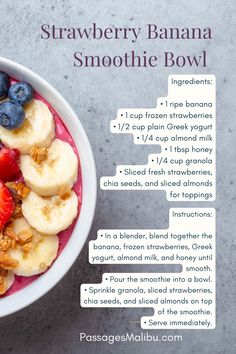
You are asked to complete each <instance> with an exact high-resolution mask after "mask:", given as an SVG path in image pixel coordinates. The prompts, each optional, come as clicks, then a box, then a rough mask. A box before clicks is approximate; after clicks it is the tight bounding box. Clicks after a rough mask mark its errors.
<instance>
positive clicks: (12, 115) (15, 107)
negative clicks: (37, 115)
mask: <svg viewBox="0 0 236 354" xmlns="http://www.w3.org/2000/svg"><path fill="white" fill-rule="evenodd" d="M24 118H25V112H24V110H23V108H22V106H21V105H20V104H19V103H17V102H14V101H6V102H3V103H1V104H0V125H1V126H2V127H3V128H6V129H16V128H19V127H20V126H21V125H22V123H23V121H24Z"/></svg>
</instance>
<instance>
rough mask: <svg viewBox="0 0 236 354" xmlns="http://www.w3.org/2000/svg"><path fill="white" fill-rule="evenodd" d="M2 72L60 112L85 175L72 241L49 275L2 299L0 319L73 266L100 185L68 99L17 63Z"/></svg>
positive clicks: (1, 66) (1, 61)
mask: <svg viewBox="0 0 236 354" xmlns="http://www.w3.org/2000/svg"><path fill="white" fill-rule="evenodd" d="M0 71H3V72H5V73H7V74H8V75H9V76H11V77H13V78H15V79H17V80H23V81H26V82H28V83H29V84H31V85H32V87H33V88H34V90H35V91H36V92H37V93H39V94H40V95H41V96H42V97H43V98H45V99H46V101H47V102H48V103H49V104H51V105H52V107H53V108H54V109H55V110H56V111H57V113H58V114H59V116H60V117H61V118H62V120H63V122H64V124H65V125H66V127H67V129H68V131H69V132H70V134H71V136H72V138H73V139H74V142H75V145H76V147H77V149H78V153H79V158H80V167H81V174H82V205H81V210H80V214H79V217H78V219H77V222H76V225H75V228H74V230H73V232H72V234H71V237H70V239H69V241H68V242H67V244H66V246H65V248H64V250H63V251H62V253H61V254H60V255H59V257H58V258H57V259H56V260H55V262H54V263H53V265H52V266H51V267H50V268H49V269H48V271H46V273H44V274H42V275H41V276H40V277H38V278H37V279H36V280H34V281H33V282H32V283H30V284H29V285H27V286H26V287H25V288H23V289H21V290H19V291H17V292H16V293H14V294H12V295H9V296H6V297H2V298H0V317H4V316H7V315H10V314H12V313H14V312H16V311H19V310H21V309H23V308H24V307H26V306H28V305H30V304H32V303H33V302H34V301H36V300H37V299H39V298H40V297H41V296H43V295H44V294H46V293H47V292H48V291H49V290H50V289H52V288H53V287H54V286H55V285H56V284H57V283H58V282H59V281H60V280H61V279H62V278H63V276H64V275H65V274H66V273H67V271H68V270H69V269H70V267H71V266H72V265H73V263H74V262H75V260H76V258H77V257H78V255H79V254H80V252H81V250H82V248H83V246H84V243H85V241H86V239H87V236H88V234H89V231H90V227H91V225H92V221H93V217H94V211H95V205H96V195H97V182H96V170H95V163H94V158H93V153H92V150H91V146H90V143H89V141H88V138H87V135H86V133H85V131H84V129H83V127H82V124H81V123H80V121H79V119H78V117H77V115H76V114H75V112H74V111H73V110H72V108H71V107H70V105H69V104H68V103H67V102H66V101H65V99H64V98H63V97H62V96H61V95H60V94H59V93H58V92H57V91H56V90H55V89H54V88H53V87H52V86H51V85H50V84H49V83H48V82H47V81H45V80H44V79H42V78H41V77H40V76H38V75H37V74H35V73H34V72H33V71H31V70H29V69H27V68H26V67H24V66H22V65H20V64H17V63H15V62H14V61H11V60H9V59H6V58H2V57H0Z"/></svg>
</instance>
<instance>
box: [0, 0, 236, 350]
mask: <svg viewBox="0 0 236 354" xmlns="http://www.w3.org/2000/svg"><path fill="white" fill-rule="evenodd" d="M235 4H236V3H235V1H234V0H229V1H227V2H226V1H223V0H215V1H210V0H207V1H204V0H199V1H189V0H179V1H174V0H166V1H155V0H149V1H138V0H136V1H135V0H130V1H119V2H116V1H108V0H100V1H90V0H80V1H76V0H67V1H66V0H54V1H46V0H38V1H34V2H33V1H29V0H21V1H15V2H12V1H4V2H3V1H1V5H0V10H1V11H0V13H1V15H0V24H1V26H0V28H1V37H0V38H1V39H0V48H1V55H2V56H5V57H8V58H10V59H13V60H16V61H17V62H19V63H22V64H24V65H26V66H27V67H29V68H31V69H32V70H34V71H35V72H36V73H38V74H39V75H41V76H42V77H44V78H45V79H46V80H48V81H49V82H50V83H51V84H52V85H54V86H55V87H56V88H57V89H58V90H59V91H60V92H61V93H62V94H63V95H64V97H65V98H66V99H67V100H68V102H69V103H70V104H71V105H72V107H73V108H74V109H75V111H76V112H77V113H78V115H79V117H80V119H81V121H82V123H83V125H84V127H85V129H86V131H87V133H88V136H89V138H90V141H91V143H92V147H93V150H94V155H95V160H96V165H97V174H98V178H99V177H100V176H102V175H108V174H113V173H114V169H115V165H116V164H120V163H121V164H123V163H144V161H145V160H146V156H147V154H148V153H149V152H151V151H155V148H154V147H153V148H152V147H142V146H134V145H133V143H132V138H131V136H124V135H112V134H111V133H110V132H109V122H110V120H111V119H112V118H114V117H115V114H116V110H117V109H118V108H119V107H153V106H154V105H155V104H156V99H157V97H158V96H162V95H166V93H167V91H166V88H167V75H168V74H173V73H181V74H182V73H213V74H216V76H217V99H218V101H217V139H218V144H217V160H218V167H217V191H218V192H217V193H218V194H217V200H216V202H215V203H202V204H200V203H199V204H198V205H199V206H201V205H202V206H203V204H204V206H215V207H216V208H217V216H218V222H217V232H218V234H217V327H216V329H214V330H182V331H180V330H178V331H173V330H169V331H154V332H155V333H157V334H162V333H164V334H166V333H169V334H173V333H178V334H182V335H183V342H181V343H172V342H168V343H167V342H166V343H158V344H157V343H154V342H153V343H150V344H146V343H143V344H142V343H141V344H140V343H129V344H124V343H117V344H115V345H109V344H107V343H104V344H101V343H97V344H96V343H90V344H89V343H80V342H79V333H80V332H87V333H105V334H122V333H124V332H126V331H134V332H137V333H139V332H140V327H139V325H138V324H136V323H133V322H130V321H131V320H135V319H138V318H139V317H140V316H141V315H142V314H144V313H148V310H146V311H144V310H143V311H142V310H141V309H139V310H137V309H81V308H80V306H79V287H80V284H81V283H86V282H99V281H100V279H101V274H102V273H103V272H105V271H114V270H115V271H125V270H126V271H133V270H137V269H138V268H137V267H133V266H113V267H111V266H91V265H89V264H88V261H87V245H86V246H85V247H84V249H83V252H82V253H81V255H80V256H79V258H78V260H77V261H76V263H75V264H74V266H73V267H72V269H71V270H70V271H69V273H68V274H67V275H66V276H65V277H64V279H63V280H62V281H61V282H60V283H59V284H58V285H57V286H56V287H55V288H54V289H53V290H51V291H50V292H49V293H48V294H47V295H46V296H44V297H43V298H42V299H40V300H39V301H37V302H36V303H34V304H33V305H31V306H30V307H28V308H26V309H24V310H22V311H20V312H18V313H17V314H14V315H12V316H9V317H7V318H3V319H0V352H1V353H2V354H6V353H8V352H11V353H17V354H21V353H22V354H23V353H24V354H25V353H30V354H31V353H32V354H41V353H51V354H54V353H55V354H60V353H81V354H84V353H87V352H89V353H91V354H93V353H107V354H108V353H112V354H116V353H120V354H121V353H136V354H142V353H144V352H145V353H163V354H164V353H168V354H191V353H193V354H197V353H201V354H211V353H214V354H223V353H227V354H234V353H236V341H235V329H236V328H235V327H236V317H235V309H236V300H235V285H236V278H235V272H236V266H235V248H236V244H235V214H236V204H235V198H236V188H235V185H236V181H235V173H236V168H235V160H236V150H235V139H236V119H235V112H236V100H235V87H236V86H235V79H236V75H235V59H236V57H235V37H234V36H235V20H234V18H233V14H234V13H235V10H236V8H235ZM94 21H96V22H97V23H98V24H100V25H101V26H105V25H107V26H108V25H111V26H112V25H115V26H119V25H120V26H125V25H127V26H129V25H133V26H140V27H141V26H143V25H145V24H146V23H156V24H157V25H158V26H160V27H161V26H165V27H168V26H169V27H171V26H180V27H181V26H183V27H185V26H189V27H191V26H211V27H212V28H213V35H214V39H213V40H212V41H201V40H199V41H166V42H165V41H163V42H159V41H157V42H156V41H149V42H148V41H144V40H139V41H138V42H137V43H136V44H132V43H131V42H129V41H127V42H125V43H122V42H117V43H114V41H110V42H109V41H103V42H102V41H97V42H96V41H83V42H80V41H55V42H53V41H42V40H40V35H39V27H40V25H41V24H42V23H51V24H53V23H54V24H55V25H61V26H64V25H65V26H70V25H74V26H77V25H78V26H82V25H89V24H90V23H91V22H94ZM233 26H234V27H233ZM133 48H135V49H136V50H137V51H140V50H145V49H147V51H148V52H150V53H155V52H157V53H158V52H159V51H160V50H164V49H166V50H168V49H172V50H173V51H176V52H177V53H178V52H179V53H181V52H183V53H186V54H190V53H198V52H199V51H201V50H202V49H206V50H207V51H208V55H209V62H208V64H209V67H208V69H201V68H199V69H188V68H185V69H176V68H175V69H162V68H159V69H135V68H134V69H125V68H124V69H102V68H101V69H85V68H84V69H76V68H74V67H73V65H72V64H73V60H72V59H73V58H72V55H73V52H74V51H77V50H81V51H83V52H87V53H88V54H93V53H94V54H96V53H113V54H115V53H116V54H118V53H120V52H123V51H126V50H127V51H129V50H132V49H133ZM187 205H188V206H195V204H193V203H188V204H187ZM171 206H186V204H184V203H168V202H167V201H166V200H165V196H164V193H162V192H155V193H154V192H144V191H143V192H142V191H141V192H135V191H133V192H132V191H130V192H112V191H100V190H99V191H98V203H97V210H96V216H95V219H94V224H93V227H92V230H91V233H90V236H89V238H90V239H91V238H95V237H96V231H97V229H98V228H122V227H124V228H133V227H137V228H138V227H140V228H148V227H153V228H154V227H160V228H164V227H166V226H167V223H168V209H169V207H171ZM142 270H143V271H148V270H152V271H153V270H155V271H156V270H160V269H159V268H158V267H155V266H143V267H142Z"/></svg>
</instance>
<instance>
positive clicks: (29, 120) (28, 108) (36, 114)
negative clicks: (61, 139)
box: [0, 99, 55, 154]
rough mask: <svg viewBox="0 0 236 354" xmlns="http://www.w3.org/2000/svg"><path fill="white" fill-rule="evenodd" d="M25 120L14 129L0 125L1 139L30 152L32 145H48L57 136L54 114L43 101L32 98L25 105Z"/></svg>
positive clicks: (5, 143)
mask: <svg viewBox="0 0 236 354" xmlns="http://www.w3.org/2000/svg"><path fill="white" fill-rule="evenodd" d="M24 111H25V120H24V123H23V124H22V126H21V127H19V128H17V129H13V130H9V129H5V128H3V127H1V126H0V136H1V141H2V143H3V144H4V145H6V146H7V147H9V148H15V149H18V150H19V151H20V153H21V154H29V153H30V149H31V148H32V146H38V147H48V146H49V145H50V144H51V142H52V140H53V139H54V136H55V124H54V119H53V115H52V113H51V112H50V110H49V108H48V106H47V105H46V104H45V103H43V102H42V101H39V100H35V99H32V100H31V101H30V102H29V103H28V104H26V105H25V106H24Z"/></svg>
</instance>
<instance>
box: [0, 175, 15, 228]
mask: <svg viewBox="0 0 236 354" xmlns="http://www.w3.org/2000/svg"><path fill="white" fill-rule="evenodd" d="M14 207H15V206H14V202H13V198H12V195H11V193H10V191H9V190H8V188H7V187H6V186H5V184H4V183H3V182H2V181H0V230H1V229H2V228H3V227H4V225H5V224H6V223H7V222H8V221H9V220H10V218H11V216H12V213H13V211H14Z"/></svg>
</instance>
